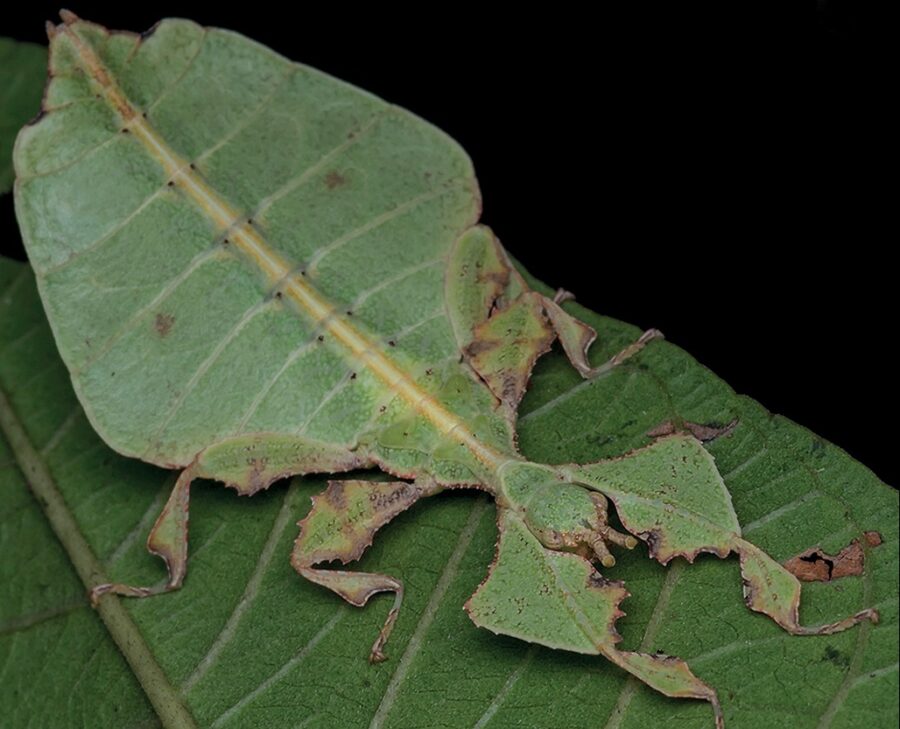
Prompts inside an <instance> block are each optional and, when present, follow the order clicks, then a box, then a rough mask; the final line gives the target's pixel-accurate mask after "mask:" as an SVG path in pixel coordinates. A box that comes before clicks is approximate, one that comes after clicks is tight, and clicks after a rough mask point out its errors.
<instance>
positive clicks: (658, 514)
mask: <svg viewBox="0 0 900 729" xmlns="http://www.w3.org/2000/svg"><path fill="white" fill-rule="evenodd" d="M563 470H564V472H565V473H566V475H567V476H568V477H569V478H571V479H572V480H573V481H575V482H578V483H583V484H585V485H587V486H589V487H591V488H594V489H596V490H598V491H600V492H602V493H603V494H605V495H606V496H607V497H608V498H609V499H610V500H612V502H613V503H614V504H615V506H616V510H617V512H618V514H619V518H620V519H621V521H622V524H623V525H624V526H625V528H626V529H627V530H628V531H629V532H631V533H632V534H634V535H635V536H637V537H639V538H641V539H643V540H644V541H646V542H647V543H648V545H649V547H650V556H651V557H653V558H654V559H656V560H658V561H659V562H662V563H663V564H666V563H668V562H669V561H670V560H671V559H673V558H674V557H684V558H686V559H687V560H688V561H690V562H693V560H694V559H695V558H696V557H697V555H698V554H699V553H701V552H711V553H713V554H716V555H718V556H719V557H726V556H728V554H729V553H731V552H737V553H738V554H739V555H740V559H741V573H742V575H743V579H744V600H745V602H746V603H747V606H748V607H749V608H750V609H751V610H754V611H756V612H760V613H763V614H765V615H768V616H769V617H771V618H772V619H773V620H774V621H775V622H776V623H778V625H780V626H781V627H782V628H784V629H785V630H787V631H788V632H790V633H793V634H795V635H822V634H829V633H837V632H840V631H842V630H846V629H847V628H849V627H851V626H853V625H856V624H857V623H859V622H861V621H863V620H871V621H873V622H876V621H877V620H878V613H877V612H876V611H875V610H872V609H866V610H861V611H859V612H857V613H856V614H854V615H851V616H849V617H847V618H844V619H843V620H839V621H837V622H834V623H829V624H827V625H821V626H816V627H804V626H803V625H801V624H800V618H799V606H800V582H799V581H798V580H797V578H796V577H795V576H794V575H792V574H791V573H790V572H789V571H788V570H787V569H785V568H784V567H783V566H782V565H780V564H778V562H776V561H775V560H773V559H772V558H771V557H769V556H768V555H767V554H766V553H765V552H763V551H762V550H761V549H759V548H758V547H756V546H754V545H753V544H750V542H748V541H746V540H744V539H743V538H742V537H741V529H740V525H739V524H738V520H737V515H736V514H735V512H734V509H733V507H732V504H731V497H730V496H729V495H728V491H727V489H726V488H725V483H724V481H723V480H722V477H721V475H720V474H719V472H718V470H717V469H716V466H715V462H714V460H713V458H712V455H710V453H709V452H708V451H707V450H706V449H705V448H704V447H703V446H702V444H701V443H700V442H699V441H698V440H697V439H696V438H693V437H692V436H690V435H687V434H674V435H669V436H665V437H663V438H660V439H659V440H657V441H656V442H655V443H653V444H651V445H649V446H647V447H646V448H641V449H640V450H637V451H634V452H632V453H630V454H628V455H626V456H623V457H620V458H612V459H609V460H607V461H599V462H597V463H591V464H586V465H583V466H574V467H566V468H564V469H563Z"/></svg>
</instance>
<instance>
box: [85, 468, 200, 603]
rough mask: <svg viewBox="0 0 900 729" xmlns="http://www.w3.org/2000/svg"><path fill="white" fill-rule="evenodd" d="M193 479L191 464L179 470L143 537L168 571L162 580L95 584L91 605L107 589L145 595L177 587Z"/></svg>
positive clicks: (184, 560) (184, 552) (183, 560)
mask: <svg viewBox="0 0 900 729" xmlns="http://www.w3.org/2000/svg"><path fill="white" fill-rule="evenodd" d="M193 479H194V468H193V466H189V467H188V468H186V469H184V470H183V471H182V472H181V475H180V476H179V477H178V480H177V481H176V482H175V487H174V488H173V489H172V493H171V494H170V495H169V500H168V501H166V505H165V506H164V507H163V509H162V511H161V512H160V514H159V516H158V517H157V518H156V523H154V525H153V528H152V529H151V530H150V534H149V536H148V537H147V549H148V550H149V551H150V552H152V553H153V554H155V555H157V556H158V557H161V558H162V559H163V561H164V562H165V563H166V569H167V570H168V572H169V579H168V580H166V583H165V584H164V585H161V586H157V587H135V586H132V585H125V584H122V583H119V582H108V583H105V584H102V585H97V586H96V587H94V588H93V589H92V590H91V593H90V598H91V604H92V605H94V606H96V605H97V603H98V601H99V600H100V598H101V597H102V596H103V595H105V594H106V593H108V592H112V593H115V594H116V595H122V596H124V597H149V596H150V595H158V594H160V593H163V592H171V591H172V590H177V589H179V588H180V587H181V584H182V583H183V582H184V576H185V573H186V572H187V557H188V506H189V503H190V490H191V481H192V480H193Z"/></svg>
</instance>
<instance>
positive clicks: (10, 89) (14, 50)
mask: <svg viewBox="0 0 900 729" xmlns="http://www.w3.org/2000/svg"><path fill="white" fill-rule="evenodd" d="M46 73H47V49H45V48H42V47H41V46H38V45H35V44H34V43H23V42H20V41H15V40H13V39H12V38H3V37H0V194H3V193H4V192H9V190H10V189H11V188H12V183H13V179H15V172H14V171H13V165H12V150H13V142H14V141H15V138H16V134H18V133H19V129H20V128H21V127H22V125H23V124H25V123H26V122H27V121H28V120H29V119H31V118H32V117H34V116H35V115H36V114H37V113H38V110H39V109H40V106H41V91H42V90H43V88H44V77H45V76H46Z"/></svg>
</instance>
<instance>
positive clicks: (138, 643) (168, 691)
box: [0, 388, 197, 729]
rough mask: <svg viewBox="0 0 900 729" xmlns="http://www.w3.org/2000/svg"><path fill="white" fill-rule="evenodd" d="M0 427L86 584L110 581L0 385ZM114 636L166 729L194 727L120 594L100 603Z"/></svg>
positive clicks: (101, 615)
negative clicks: (123, 603) (119, 596)
mask: <svg viewBox="0 0 900 729" xmlns="http://www.w3.org/2000/svg"><path fill="white" fill-rule="evenodd" d="M0 431H2V432H3V435H4V436H5V437H6V439H7V441H8V442H9V445H10V448H11V450H12V452H13V454H14V456H15V459H16V463H17V464H18V466H19V469H20V470H21V472H22V475H23V477H24V478H25V481H26V482H27V483H28V486H29V488H30V489H31V492H32V493H33V494H34V496H35V498H36V500H37V502H38V504H39V506H40V507H41V511H42V512H43V514H44V516H45V517H46V518H47V521H48V522H49V524H50V526H51V528H52V529H53V532H54V533H55V534H56V537H57V538H58V539H59V541H60V542H61V543H62V546H63V548H64V549H65V551H66V553H67V554H68V556H69V559H70V561H71V562H72V565H73V566H74V567H75V571H76V572H77V573H78V576H79V578H80V579H81V582H82V584H83V585H84V587H85V589H87V590H91V589H93V588H94V587H96V586H97V585H100V584H103V583H105V582H108V581H109V580H108V578H107V577H106V575H105V574H104V571H103V567H102V565H101V564H100V562H99V560H98V559H97V557H96V556H95V555H94V552H93V550H92V549H91V547H90V545H89V544H88V542H87V540H86V539H85V538H84V535H83V534H82V533H81V529H80V527H79V526H78V522H77V521H76V520H75V517H74V516H73V514H72V512H71V510H70V509H69V507H68V505H67V504H66V501H65V498H64V497H63V495H62V494H61V493H60V491H59V489H58V487H57V486H56V483H55V481H54V479H53V476H52V475H51V474H50V471H49V469H48V468H47V465H46V463H45V462H44V460H43V458H42V457H41V455H40V454H39V453H38V452H37V450H35V448H34V446H33V445H32V443H31V440H30V439H29V437H28V434H27V433H26V431H25V427H24V426H23V424H22V422H21V420H20V418H19V416H18V415H17V413H16V411H15V409H14V408H13V407H12V404H11V403H10V401H9V398H8V397H7V395H6V393H5V392H4V390H3V389H2V388H0ZM97 613H98V614H99V616H100V618H101V620H103V623H104V625H105V626H106V629H107V631H108V632H109V635H110V637H111V638H112V639H113V641H114V642H115V644H116V645H117V646H118V648H119V650H120V651H121V652H122V655H123V656H124V657H125V660H126V661H127V662H128V665H129V667H130V668H131V671H132V672H133V673H134V675H135V677H136V678H137V680H138V682H139V683H140V685H141V687H142V688H143V690H144V693H145V694H146V695H147V698H148V699H149V701H150V703H151V705H152V706H153V708H154V710H155V711H156V713H157V715H158V716H159V719H160V721H161V722H162V723H163V726H165V727H166V729H196V727H197V725H196V724H195V723H194V719H193V717H192V716H191V713H190V710H189V709H188V708H187V706H186V705H185V703H184V702H183V701H182V699H181V697H180V696H179V695H178V692H177V691H176V690H175V688H174V687H173V686H172V684H171V683H170V682H169V679H168V677H167V676H166V674H165V673H164V672H163V670H162V667H161V666H160V665H159V663H157V661H156V657H155V656H154V655H153V653H152V652H151V650H150V648H149V646H148V645H147V643H146V642H145V640H144V637H143V635H142V634H141V632H140V630H138V627H137V625H135V623H134V622H133V621H132V619H131V616H130V615H129V614H128V612H127V611H126V610H125V607H124V606H123V605H122V601H121V600H120V599H119V598H118V597H117V596H116V595H106V596H105V597H104V599H103V600H101V601H100V603H99V604H98V606H97Z"/></svg>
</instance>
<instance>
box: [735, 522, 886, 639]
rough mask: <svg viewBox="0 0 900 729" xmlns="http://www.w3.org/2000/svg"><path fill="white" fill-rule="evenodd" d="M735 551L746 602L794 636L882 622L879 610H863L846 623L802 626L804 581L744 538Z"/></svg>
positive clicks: (829, 632)
mask: <svg viewBox="0 0 900 729" xmlns="http://www.w3.org/2000/svg"><path fill="white" fill-rule="evenodd" d="M735 550H736V551H737V552H738V553H739V554H740V557H741V575H742V576H743V578H744V601H745V602H746V603H747V607H749V608H750V609H751V610H753V611H755V612H758V613H763V614H764V615H768V616H769V617H770V618H772V620H774V621H775V622H776V623H778V624H779V625H780V626H781V627H782V628H784V629H785V630H786V631H788V632H789V633H792V634H793V635H830V634H832V633H840V632H841V631H843V630H847V628H851V627H853V626H854V625H856V624H857V623H860V622H862V621H863V620H870V621H872V622H873V623H877V622H878V611H877V610H874V609H872V608H868V609H866V610H860V611H859V612H858V613H856V614H854V615H851V616H849V617H847V618H844V619H843V620H838V621H836V622H834V623H828V624H826V625H818V626H813V627H807V626H804V625H801V624H800V590H801V587H800V581H799V580H798V579H797V578H796V577H795V576H794V575H792V574H791V573H790V572H788V570H787V569H785V568H784V567H783V566H782V565H780V564H778V562H776V561H775V560H774V559H772V558H771V557H770V556H769V555H767V554H766V553H765V552H763V551H762V550H761V549H760V548H759V547H756V546H754V545H753V544H750V543H749V542H747V541H744V540H743V539H741V540H738V543H737V545H736V546H735Z"/></svg>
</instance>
